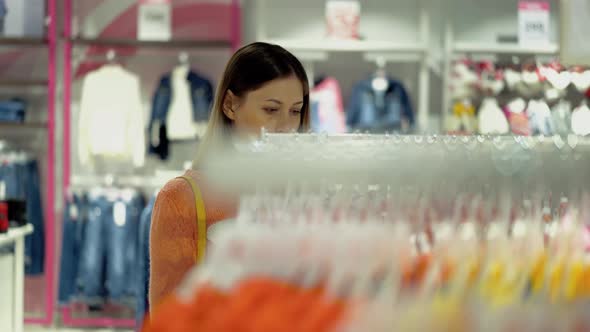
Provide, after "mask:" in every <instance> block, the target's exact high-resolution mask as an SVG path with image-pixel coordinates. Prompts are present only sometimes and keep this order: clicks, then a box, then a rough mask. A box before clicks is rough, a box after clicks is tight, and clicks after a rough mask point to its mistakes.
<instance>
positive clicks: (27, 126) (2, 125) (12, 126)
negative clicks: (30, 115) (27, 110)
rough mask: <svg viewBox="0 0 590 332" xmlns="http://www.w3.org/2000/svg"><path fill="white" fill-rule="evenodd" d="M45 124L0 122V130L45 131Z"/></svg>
mask: <svg viewBox="0 0 590 332" xmlns="http://www.w3.org/2000/svg"><path fill="white" fill-rule="evenodd" d="M47 127H48V126H47V123H43V122H23V123H9V122H0V129H3V130H4V129H5V130H10V129H15V130H22V129H31V130H46V129H47Z"/></svg>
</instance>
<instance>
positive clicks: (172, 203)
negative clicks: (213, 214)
mask: <svg viewBox="0 0 590 332" xmlns="http://www.w3.org/2000/svg"><path fill="white" fill-rule="evenodd" d="M183 177H188V178H191V179H193V180H194V181H195V182H198V181H199V176H198V173H197V172H195V171H187V172H186V173H184V175H183V176H182V177H177V178H174V179H172V180H170V181H168V183H166V185H164V187H162V189H160V192H159V193H158V198H157V200H156V206H155V207H154V208H158V207H163V206H169V208H166V210H171V209H173V210H175V212H176V213H177V214H180V215H181V216H186V217H191V216H194V215H195V213H196V211H195V199H194V195H193V190H192V187H191V185H190V183H189V182H188V181H187V180H185V179H184V178H183ZM170 212H173V211H170Z"/></svg>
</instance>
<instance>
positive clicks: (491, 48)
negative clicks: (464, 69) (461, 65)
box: [441, 2, 560, 127]
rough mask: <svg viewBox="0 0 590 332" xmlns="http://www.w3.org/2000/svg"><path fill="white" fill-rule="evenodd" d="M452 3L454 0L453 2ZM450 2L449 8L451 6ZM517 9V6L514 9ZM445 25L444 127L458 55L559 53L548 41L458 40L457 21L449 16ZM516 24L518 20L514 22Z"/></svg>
mask: <svg viewBox="0 0 590 332" xmlns="http://www.w3.org/2000/svg"><path fill="white" fill-rule="evenodd" d="M451 4H452V2H451ZM451 4H449V7H448V8H451ZM514 10H516V8H515V9H514ZM449 17H450V16H449V13H447V20H446V22H445V27H444V36H443V38H444V50H443V52H444V65H443V86H442V89H443V92H442V96H443V102H442V109H441V112H442V113H441V114H442V127H444V125H445V123H446V120H447V115H448V112H449V107H450V105H451V95H450V91H449V86H450V82H451V75H452V73H451V67H452V64H453V60H454V59H456V57H457V56H464V55H468V56H471V55H477V56H491V57H496V56H518V57H553V56H555V57H556V56H558V55H559V51H560V49H559V44H558V43H553V42H552V43H548V44H540V45H533V46H531V45H527V46H524V45H521V44H518V43H498V42H470V41H460V40H457V36H456V31H455V26H454V25H455V24H454V23H455V22H453V20H452V19H451V18H449ZM514 24H515V26H516V24H517V23H516V22H515V23H514Z"/></svg>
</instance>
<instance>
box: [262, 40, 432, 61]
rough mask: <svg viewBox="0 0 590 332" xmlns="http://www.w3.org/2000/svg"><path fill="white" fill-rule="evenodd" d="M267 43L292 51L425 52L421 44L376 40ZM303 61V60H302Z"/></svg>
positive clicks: (283, 41) (271, 41)
mask: <svg viewBox="0 0 590 332" xmlns="http://www.w3.org/2000/svg"><path fill="white" fill-rule="evenodd" d="M267 42H269V43H273V44H278V45H281V46H283V47H285V48H287V49H289V50H292V51H295V52H297V51H316V52H394V53H403V52H425V51H426V50H427V48H426V46H424V45H422V44H401V43H395V42H390V41H376V40H330V39H320V40H303V39H302V40H288V39H284V40H281V39H277V40H272V39H271V40H267ZM302 60H305V59H302Z"/></svg>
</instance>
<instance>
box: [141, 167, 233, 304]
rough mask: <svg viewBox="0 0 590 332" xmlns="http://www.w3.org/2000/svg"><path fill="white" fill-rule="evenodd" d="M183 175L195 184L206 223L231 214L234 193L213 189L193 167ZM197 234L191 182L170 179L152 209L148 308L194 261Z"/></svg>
mask: <svg viewBox="0 0 590 332" xmlns="http://www.w3.org/2000/svg"><path fill="white" fill-rule="evenodd" d="M185 176H189V177H191V178H192V179H193V180H194V181H195V183H196V184H197V185H198V186H199V189H200V191H201V194H202V198H203V202H204V204H205V214H206V223H207V227H209V226H211V225H213V224H215V223H217V222H219V221H221V220H225V219H229V218H233V217H235V215H236V209H237V200H236V198H235V196H234V195H231V194H227V193H222V192H220V191H218V190H214V189H213V188H212V187H211V186H209V185H207V183H206V181H204V179H203V177H202V176H201V175H200V174H199V173H198V172H196V171H187V172H186V173H185ZM197 235H198V230H197V211H196V207H195V197H194V195H193V191H192V188H191V185H190V184H189V183H188V182H187V181H186V180H184V179H181V178H178V179H174V180H171V181H170V182H168V183H167V184H166V186H164V188H162V190H160V192H159V194H158V197H157V199H156V203H155V205H154V209H153V211H152V225H151V233H150V285H149V303H150V308H153V307H154V306H157V305H158V303H160V302H161V301H162V300H164V298H165V297H166V296H167V295H169V294H170V293H171V292H172V291H174V289H175V288H176V287H177V286H178V285H179V284H180V282H181V281H182V279H183V278H184V275H185V274H186V273H187V272H188V271H189V270H190V269H191V268H192V267H193V266H194V265H195V263H196V261H195V260H196V259H195V256H196V253H197V238H198V237H197Z"/></svg>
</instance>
